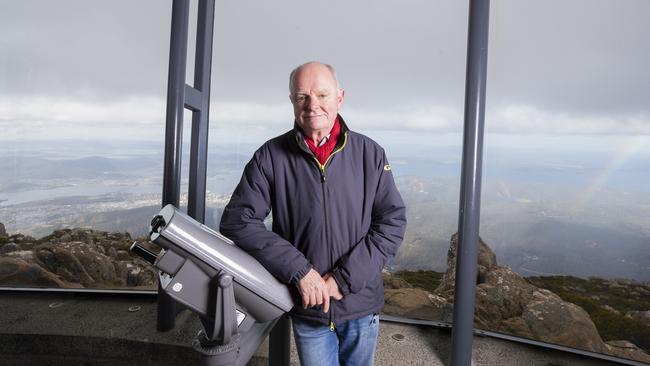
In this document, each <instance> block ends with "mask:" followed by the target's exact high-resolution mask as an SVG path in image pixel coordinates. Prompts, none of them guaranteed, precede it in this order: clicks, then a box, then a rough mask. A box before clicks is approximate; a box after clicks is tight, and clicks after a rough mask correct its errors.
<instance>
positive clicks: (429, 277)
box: [393, 270, 444, 293]
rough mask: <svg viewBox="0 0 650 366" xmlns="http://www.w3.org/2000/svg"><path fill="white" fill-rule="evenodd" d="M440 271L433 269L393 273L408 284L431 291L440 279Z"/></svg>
mask: <svg viewBox="0 0 650 366" xmlns="http://www.w3.org/2000/svg"><path fill="white" fill-rule="evenodd" d="M443 274H444V273H442V272H435V271H424V270H421V271H399V272H396V273H394V274H393V275H394V276H395V277H397V278H401V279H403V280H404V281H406V282H408V283H409V284H411V285H413V286H415V287H419V288H421V289H424V290H426V291H429V292H431V293H433V292H434V291H435V290H436V288H437V287H438V285H439V284H440V281H441V280H442V275H443Z"/></svg>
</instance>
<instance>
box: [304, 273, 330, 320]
mask: <svg viewBox="0 0 650 366" xmlns="http://www.w3.org/2000/svg"><path fill="white" fill-rule="evenodd" d="M298 290H299V291H300V296H301V297H302V307H303V308H308V307H312V306H316V305H321V304H323V311H324V312H326V313H327V312H328V311H329V310H330V294H329V291H328V285H327V284H325V281H324V280H323V278H322V277H321V276H320V274H318V272H316V271H315V270H314V269H313V268H312V269H310V270H309V272H307V274H306V275H305V277H303V278H302V279H301V280H300V281H298Z"/></svg>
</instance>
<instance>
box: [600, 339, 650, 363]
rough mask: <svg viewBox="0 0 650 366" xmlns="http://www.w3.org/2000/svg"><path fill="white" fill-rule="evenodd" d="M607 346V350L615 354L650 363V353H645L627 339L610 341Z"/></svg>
mask: <svg viewBox="0 0 650 366" xmlns="http://www.w3.org/2000/svg"><path fill="white" fill-rule="evenodd" d="M605 347H606V349H607V350H606V351H605V352H607V353H609V354H612V355H614V356H617V357H621V358H627V359H630V360H636V361H641V362H644V363H648V364H650V355H648V354H647V353H645V352H644V351H643V350H642V349H640V348H639V347H637V345H635V344H634V343H632V342H629V341H625V340H621V341H608V342H607V343H606V344H605Z"/></svg>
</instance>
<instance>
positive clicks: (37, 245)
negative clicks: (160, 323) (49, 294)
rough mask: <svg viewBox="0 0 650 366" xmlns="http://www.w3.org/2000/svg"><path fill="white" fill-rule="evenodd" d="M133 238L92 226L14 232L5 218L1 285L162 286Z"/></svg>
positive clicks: (1, 240) (0, 252) (0, 231)
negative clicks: (38, 235)
mask: <svg viewBox="0 0 650 366" xmlns="http://www.w3.org/2000/svg"><path fill="white" fill-rule="evenodd" d="M132 243H133V239H132V238H131V236H130V235H129V234H128V233H124V234H122V233H108V232H104V231H95V230H91V229H65V230H58V231H55V232H53V233H52V234H51V235H48V236H46V237H44V238H42V239H35V238H32V237H30V236H25V235H22V234H16V235H12V236H8V235H7V233H6V232H5V230H4V226H3V225H2V224H0V286H6V287H56V288H101V289H120V288H127V287H128V288H130V289H133V288H139V289H152V290H153V289H156V286H157V285H156V281H157V275H156V272H155V271H154V270H153V268H152V267H151V266H150V265H149V263H147V262H145V261H143V260H141V259H140V258H139V257H136V256H134V255H132V254H131V253H130V252H129V247H130V245H131V244H132Z"/></svg>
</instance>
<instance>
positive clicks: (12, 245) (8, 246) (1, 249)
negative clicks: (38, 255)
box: [0, 243, 20, 254]
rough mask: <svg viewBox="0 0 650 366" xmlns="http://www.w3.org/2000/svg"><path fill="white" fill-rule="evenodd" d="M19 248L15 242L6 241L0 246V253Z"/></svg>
mask: <svg viewBox="0 0 650 366" xmlns="http://www.w3.org/2000/svg"><path fill="white" fill-rule="evenodd" d="M18 250H20V247H19V246H18V244H16V243H7V244H5V245H3V246H2V247H0V254H7V253H10V252H15V251H18Z"/></svg>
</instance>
